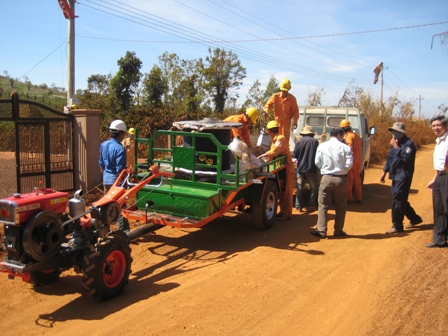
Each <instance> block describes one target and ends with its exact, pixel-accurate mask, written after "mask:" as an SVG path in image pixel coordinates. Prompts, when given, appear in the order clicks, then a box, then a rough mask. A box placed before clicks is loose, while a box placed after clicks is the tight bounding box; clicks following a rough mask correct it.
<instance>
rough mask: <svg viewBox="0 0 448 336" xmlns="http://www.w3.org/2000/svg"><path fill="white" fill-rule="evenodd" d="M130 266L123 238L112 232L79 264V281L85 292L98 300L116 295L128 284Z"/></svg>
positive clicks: (127, 248)
mask: <svg viewBox="0 0 448 336" xmlns="http://www.w3.org/2000/svg"><path fill="white" fill-rule="evenodd" d="M126 237H127V236H126ZM131 263H132V258H131V248H130V247H129V245H128V241H127V238H125V237H124V236H121V235H120V234H119V233H118V232H114V233H113V234H109V235H108V236H107V237H105V238H104V239H101V240H99V241H98V243H97V244H96V245H95V247H94V248H92V249H91V250H90V251H89V252H88V253H87V254H86V255H85V256H84V260H83V262H82V267H81V272H82V274H83V281H82V282H83V285H84V287H85V288H86V290H87V293H89V294H90V295H91V296H93V297H94V298H96V299H100V300H108V299H111V298H113V297H115V296H117V295H118V294H120V293H121V292H122V291H123V289H124V286H126V284H127V283H128V279H129V274H130V273H131Z"/></svg>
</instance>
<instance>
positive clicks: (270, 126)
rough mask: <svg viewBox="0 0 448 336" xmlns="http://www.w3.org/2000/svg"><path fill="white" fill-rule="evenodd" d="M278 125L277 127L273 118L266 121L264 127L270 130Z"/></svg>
mask: <svg viewBox="0 0 448 336" xmlns="http://www.w3.org/2000/svg"><path fill="white" fill-rule="evenodd" d="M278 127H279V125H278V122H276V121H275V120H271V121H270V122H268V124H267V125H266V128H267V129H268V130H271V129H273V128H278Z"/></svg>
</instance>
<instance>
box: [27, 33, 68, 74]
mask: <svg viewBox="0 0 448 336" xmlns="http://www.w3.org/2000/svg"><path fill="white" fill-rule="evenodd" d="M66 42H67V39H65V40H64V42H62V43H61V44H60V45H59V46H58V47H57V48H56V49H54V50H53V51H52V52H50V53H49V54H48V55H47V56H45V58H43V59H42V60H41V61H39V62H38V63H37V64H36V65H35V66H33V67H32V68H31V69H29V70H28V71H27V72H26V73H25V74H24V75H22V76H21V77H19V78H25V76H26V75H28V74H29V73H30V72H31V71H32V70H33V69H34V68H35V67H37V66H38V65H39V64H41V63H42V62H43V61H45V60H46V59H47V58H48V57H50V56H51V54H53V53H54V52H55V51H56V50H58V49H59V48H60V47H62V46H63V45H64V44H65V43H66Z"/></svg>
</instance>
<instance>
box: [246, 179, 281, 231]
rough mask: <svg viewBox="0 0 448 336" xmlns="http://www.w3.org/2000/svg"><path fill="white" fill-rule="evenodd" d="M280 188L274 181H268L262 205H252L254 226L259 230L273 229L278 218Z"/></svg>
mask: <svg viewBox="0 0 448 336" xmlns="http://www.w3.org/2000/svg"><path fill="white" fill-rule="evenodd" d="M277 203H278V187H277V184H275V183H274V182H273V181H267V183H266V187H265V190H264V192H263V195H262V197H261V202H260V203H252V205H251V208H252V209H251V210H252V225H253V226H254V227H255V228H256V229H258V230H267V229H270V228H271V227H272V225H273V224H274V222H275V218H276V216H277Z"/></svg>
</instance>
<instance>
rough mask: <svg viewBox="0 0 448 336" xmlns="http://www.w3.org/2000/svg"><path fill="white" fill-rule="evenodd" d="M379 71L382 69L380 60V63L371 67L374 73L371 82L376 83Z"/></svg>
mask: <svg viewBox="0 0 448 336" xmlns="http://www.w3.org/2000/svg"><path fill="white" fill-rule="evenodd" d="M381 71H383V62H381V63H380V64H378V65H377V66H376V67H374V68H373V73H374V74H375V79H374V80H373V84H376V83H378V77H379V75H380V73H381Z"/></svg>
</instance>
